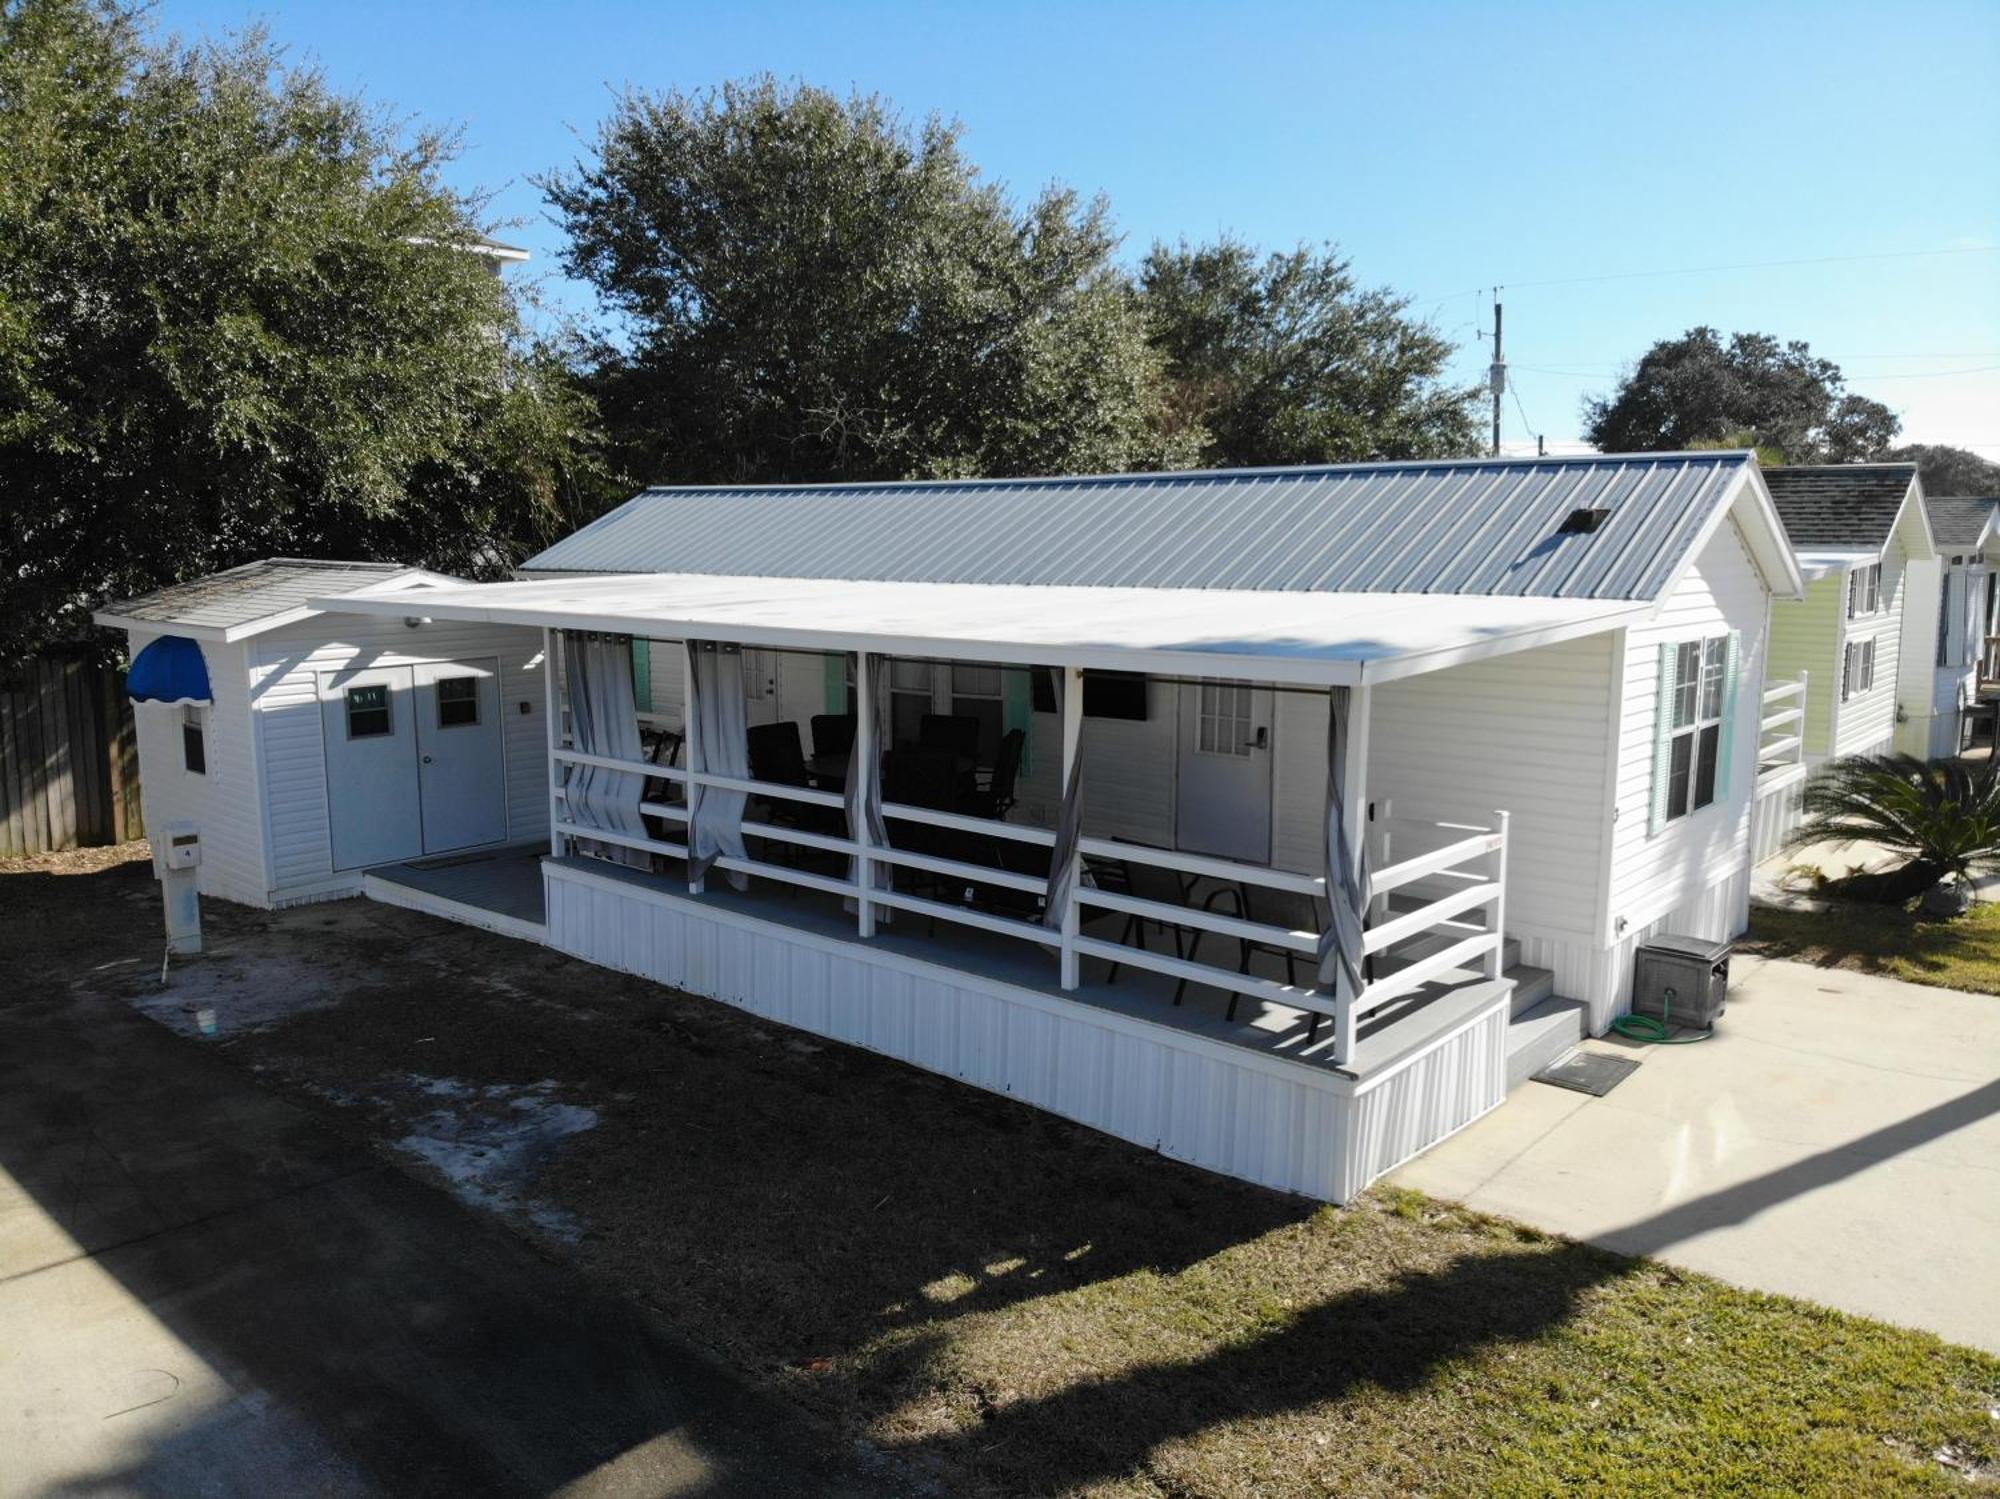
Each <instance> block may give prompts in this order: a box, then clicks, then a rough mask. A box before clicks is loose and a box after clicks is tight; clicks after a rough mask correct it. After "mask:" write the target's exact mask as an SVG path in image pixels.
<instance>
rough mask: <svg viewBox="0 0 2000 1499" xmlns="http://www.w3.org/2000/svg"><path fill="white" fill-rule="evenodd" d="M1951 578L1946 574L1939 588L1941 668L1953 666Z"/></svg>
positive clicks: (1938, 658) (1939, 651) (1938, 650)
mask: <svg viewBox="0 0 2000 1499" xmlns="http://www.w3.org/2000/svg"><path fill="white" fill-rule="evenodd" d="M1951 578H1952V575H1951V574H1950V573H1946V574H1945V576H1944V581H1943V583H1942V585H1941V586H1940V587H1939V588H1938V641H1937V664H1938V665H1939V666H1949V665H1950V664H1951Z"/></svg>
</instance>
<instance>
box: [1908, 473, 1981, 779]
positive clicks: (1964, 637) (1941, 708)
mask: <svg viewBox="0 0 2000 1499" xmlns="http://www.w3.org/2000/svg"><path fill="white" fill-rule="evenodd" d="M1924 508H1925V511H1926V513H1927V514H1928V515H1929V517H1930V523H1931V538H1932V540H1933V541H1934V542H1935V543H1936V545H1937V557H1936V559H1935V560H1934V561H1932V562H1930V563H1927V564H1926V563H1915V562H1913V563H1911V565H1910V566H1911V575H1912V576H1911V587H1910V603H1909V610H1910V614H1911V618H1912V621H1913V622H1914V620H1915V618H1916V614H1917V611H1918V610H1920V609H1921V608H1923V607H1924V604H1925V601H1926V600H1928V601H1929V606H1930V610H1931V612H1932V614H1933V615H1934V617H1935V619H1936V634H1935V637H1934V639H1933V640H1932V641H1931V642H1930V643H1931V645H1932V652H1931V656H1930V672H1929V676H1928V678H1926V675H1925V670H1924V668H1925V662H1924V660H1923V646H1924V644H1925V642H1924V641H1923V640H1922V638H1921V637H1920V635H1919V634H1918V633H1917V632H1915V631H1912V632H1911V638H1910V642H1909V650H1910V652H1911V659H1910V661H1909V677H1910V682H1911V686H1912V688H1913V690H1912V692H1911V694H1910V697H1909V699H1908V701H1907V703H1906V711H1907V712H1908V714H1909V721H1908V722H1907V723H1906V724H1905V725H1904V726H1903V728H1902V730H1901V731H1900V732H1899V733H1898V735H1897V748H1898V749H1902V750H1906V751H1908V752H1909V753H1910V754H1913V755H1922V756H1924V757H1925V758H1927V759H1937V758H1939V757H1940V756H1944V755H1956V754H1958V753H1959V752H1960V751H1961V750H1962V749H1964V748H1965V743H1966V738H1967V736H1968V734H1969V733H1970V732H1971V729H1972V725H1973V721H1974V719H1975V717H1976V712H1975V710H1976V709H1977V707H1978V703H1979V681H1980V665H1981V658H1982V656H1983V655H1984V653H1985V650H1986V638H1987V636H1989V635H1991V634H1992V633H1993V632H1994V628H1995V623H1994V608H1995V597H1994V593H1995V588H1994V573H1993V568H1992V565H1991V563H1990V562H1989V560H1988V558H1989V554H1990V553H1991V552H1992V551H1993V550H1994V547H1995V544H1996V535H2000V532H1996V527H2000V517H1996V511H2000V500H1991V499H1958V498H1947V499H1927V500H1926V501H1925V502H1924ZM1926 680H1928V681H1929V684H1930V689H1931V690H1930V694H1929V697H1928V699H1927V700H1924V701H1921V702H1920V701H1919V698H1920V696H1921V694H1919V693H1918V692H1917V691H1915V690H1914V689H1915V688H1917V687H1919V686H1921V685H1922V684H1923V683H1924V682H1925V681H1926Z"/></svg>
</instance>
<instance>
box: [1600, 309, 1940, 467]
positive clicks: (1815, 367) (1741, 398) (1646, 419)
mask: <svg viewBox="0 0 2000 1499" xmlns="http://www.w3.org/2000/svg"><path fill="white" fill-rule="evenodd" d="M1901 426H1902V423H1901V422H1900V421H1899V420H1898V419H1897V417H1896V414H1895V413H1894V412H1893V411H1891V410H1890V409H1889V408H1888V407H1887V406H1884V405H1883V404H1882V403H1881V402H1880V401H1871V400H1869V399H1868V398H1867V397H1865V396H1857V395H1853V394H1850V393H1849V392H1848V391H1847V389H1846V384H1845V381H1844V380H1843V379H1842V377H1841V373H1840V367H1839V366H1838V365H1836V364H1834V363H1833V362H1832V361H1831V360H1827V359H1820V358H1817V357H1815V356H1814V355H1813V352H1812V350H1811V349H1810V348H1808V347H1807V345H1806V344H1804V343H1803V342H1799V341H1794V342H1791V343H1781V342H1779V341H1778V340H1777V339H1775V338H1773V337H1771V336H1770V335H1769V334H1767V333H1736V334H1732V335H1731V336H1730V338H1729V340H1728V342H1726V343H1725V342H1724V341H1723V339H1722V336H1721V335H1720V334H1719V333H1717V332H1716V331H1715V329H1713V328H1705V327H1704V328H1691V329H1689V330H1688V331H1687V332H1686V333H1684V334H1682V335H1681V336H1680V337H1679V338H1673V339H1663V340H1662V341H1661V342H1659V343H1656V344H1654V345H1653V347H1652V348H1650V349H1648V350H1647V351H1646V353H1645V355H1644V356H1643V357H1642V358H1641V359H1640V360H1639V363H1638V364H1637V365H1636V366H1635V367H1634V368H1633V370H1632V371H1631V373H1630V374H1628V375H1626V376H1625V378H1624V379H1623V380H1621V381H1620V382H1619V384H1618V387H1617V389H1615V390H1614V391H1612V392H1611V394H1610V395H1608V396H1604V397H1599V398H1593V399H1590V400H1587V401H1585V402H1584V436H1585V437H1586V438H1588V439H1589V440H1590V442H1591V443H1593V444H1594V445H1595V446H1596V447H1597V448H1599V449H1600V450H1601V451H1603V452H1607V453H1614V452H1675V451H1681V450H1685V449H1691V448H1696V447H1700V446H1703V445H1705V444H1707V445H1713V444H1714V443H1717V442H1719V441H1722V440H1724V439H1727V438H1731V437H1733V436H1734V435H1735V434H1739V433H1742V434H1748V436H1749V437H1750V439H1751V445H1752V446H1755V447H1759V448H1771V449H1775V450H1776V451H1777V452H1779V453H1781V454H1783V455H1784V458H1785V460H1786V461H1787V462H1791V463H1854V462H1859V461H1861V460H1863V459H1867V458H1874V457H1878V456H1880V455H1881V454H1882V453H1883V452H1884V450H1886V449H1887V448H1888V446H1889V444H1890V443H1891V442H1892V441H1894V439H1895V436H1896V433H1897V431H1898V430H1899V429H1900V428H1901Z"/></svg>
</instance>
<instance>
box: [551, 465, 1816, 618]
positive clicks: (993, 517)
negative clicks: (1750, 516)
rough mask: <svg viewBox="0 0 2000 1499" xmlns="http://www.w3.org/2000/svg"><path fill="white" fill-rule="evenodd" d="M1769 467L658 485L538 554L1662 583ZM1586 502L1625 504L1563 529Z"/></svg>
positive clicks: (1215, 580)
mask: <svg viewBox="0 0 2000 1499" xmlns="http://www.w3.org/2000/svg"><path fill="white" fill-rule="evenodd" d="M1755 472H1756V467H1755V462H1754V460H1753V459H1752V458H1751V456H1750V455H1748V454H1744V453H1732V452H1708V453H1649V454H1638V455H1617V454H1605V455H1588V456H1584V457H1573V458H1546V459H1533V458H1526V459H1492V460H1487V459H1480V460H1471V461H1457V462H1409V463H1379V464H1354V465H1343V466H1337V467H1321V468H1290V469H1247V470H1234V471H1196V472H1184V473H1159V474H1116V475H1106V476H1101V477H1091V478H1043V479H981V480H937V481H919V482H907V483H864V484H841V485H783V486H745V487H740V488H731V487H706V488H685V489H649V490H646V491H645V492H643V493H641V494H639V495H636V496H634V497H633V498H632V499H630V500H628V501H626V502H625V504H623V505H621V506H620V507H619V508H618V509H616V510H614V511H612V512H611V513H609V514H608V515H605V516H603V517H602V518H600V519H598V520H597V521H594V522H592V523H591V524H590V525H588V526H585V527H584V528H583V529H582V530H580V531H578V532H576V533H574V534H573V535H571V536H569V537H567V538H565V539H564V540H562V541H559V542H557V543H556V544H555V545H554V546H552V547H550V548H549V549H548V550H546V551H544V552H541V553H539V554H538V555H536V556H535V557H533V558H531V559H530V560H529V561H528V562H527V563H526V565H525V566H524V568H523V569H522V571H523V572H524V573H525V574H527V575H529V576H534V575H537V574H546V573H557V572H566V573H621V572H649V573H652V572H659V573H664V572H676V573H702V574H711V575H721V576H762V577H792V578H846V579H854V580H867V581H885V582H886V581H896V582H929V583H983V584H1033V585H1038V586H1066V587H1090V588H1215V589H1237V590H1258V591H1269V590H1275V591H1283V592H1352V593H1363V592H1365V593H1423V594H1481V595H1495V594H1498V595H1510V594H1512V595H1532V596H1536V597H1542V598H1580V599H1654V598H1657V597H1658V596H1659V595H1660V594H1661V593H1662V592H1663V591H1664V590H1665V588H1666V586H1667V585H1668V584H1669V583H1670V582H1671V581H1672V579H1673V578H1674V577H1675V576H1676V575H1677V573H1678V571H1679V569H1680V567H1681V565H1682V564H1683V562H1684V561H1685V560H1686V558H1687V557H1688V555H1689V553H1690V551H1691V549H1692V547H1693V546H1694V544H1695V543H1696V541H1697V540H1699V539H1700V538H1701V537H1702V536H1704V535H1706V534H1707V530H1708V527H1709V524H1710V522H1711V521H1712V520H1713V518H1714V515H1715V512H1716V509H1717V506H1718V504H1719V503H1720V502H1721V501H1722V500H1724V499H1725V498H1726V497H1728V496H1731V495H1733V494H1735V493H1737V492H1738V486H1739V485H1741V484H1742V482H1743V481H1744V480H1745V479H1746V477H1747V478H1749V479H1751V480H1752V481H1754V478H1755ZM1760 503H1761V501H1760ZM1579 509H1601V510H1604V511H1605V512H1606V514H1605V516H1604V517H1603V519H1602V523H1601V524H1600V525H1599V526H1598V527H1597V529H1596V530H1594V531H1589V532H1581V533H1576V534H1565V533H1564V532H1563V529H1562V527H1563V523H1564V521H1565V519H1566V518H1567V517H1568V516H1569V515H1570V514H1571V513H1572V512H1573V511H1576V510H1579ZM1774 529H1775V528H1774ZM1780 544H1782V543H1780Z"/></svg>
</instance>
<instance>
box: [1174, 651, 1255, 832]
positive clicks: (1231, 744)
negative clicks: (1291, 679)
mask: <svg viewBox="0 0 2000 1499" xmlns="http://www.w3.org/2000/svg"><path fill="white" fill-rule="evenodd" d="M1180 700H1181V702H1180V717H1181V725H1180V755H1179V775H1178V791H1177V811H1176V817H1175V828H1176V832H1175V839H1174V841H1175V845H1176V846H1177V847H1179V848H1181V849H1184V850H1186V851H1187V852H1189V853H1197V854H1213V855H1214V856H1215V857H1217V858H1220V859H1238V860H1241V861H1243V862H1244V863H1248V864H1268V863H1269V862H1270V860H1271V702H1272V699H1271V689H1270V688H1268V687H1252V686H1250V685H1248V684H1247V683H1243V682H1223V681H1210V680H1203V681H1200V682H1183V683H1182V684H1181V688H1180Z"/></svg>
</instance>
